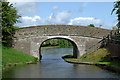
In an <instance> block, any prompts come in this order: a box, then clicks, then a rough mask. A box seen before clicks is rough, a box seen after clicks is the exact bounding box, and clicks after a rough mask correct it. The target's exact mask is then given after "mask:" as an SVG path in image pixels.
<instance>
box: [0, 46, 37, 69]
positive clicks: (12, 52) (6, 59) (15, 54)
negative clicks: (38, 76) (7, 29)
mask: <svg viewBox="0 0 120 80" xmlns="http://www.w3.org/2000/svg"><path fill="white" fill-rule="evenodd" d="M2 53H3V54H2V67H5V66H6V65H8V64H12V63H21V64H24V63H26V62H30V61H31V62H33V63H36V62H37V58H35V57H33V56H31V55H29V54H25V53H23V52H21V51H18V50H16V49H13V48H8V47H5V46H3V47H2Z"/></svg>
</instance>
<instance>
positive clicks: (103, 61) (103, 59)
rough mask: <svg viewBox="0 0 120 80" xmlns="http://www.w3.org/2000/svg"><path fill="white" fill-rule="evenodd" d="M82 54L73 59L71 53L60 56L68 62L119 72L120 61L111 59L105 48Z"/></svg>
mask: <svg viewBox="0 0 120 80" xmlns="http://www.w3.org/2000/svg"><path fill="white" fill-rule="evenodd" d="M85 56H86V54H85V55H83V56H81V58H78V59H75V58H73V57H72V55H66V56H63V57H62V58H63V59H64V61H66V62H68V63H75V64H87V65H96V66H99V67H101V68H103V69H107V70H110V71H114V72H117V73H120V61H119V58H118V59H113V58H111V57H110V53H109V51H108V49H107V48H101V49H99V50H97V51H95V52H93V53H91V54H90V55H88V56H86V57H85Z"/></svg>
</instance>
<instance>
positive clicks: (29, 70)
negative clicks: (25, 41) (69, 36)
mask: <svg viewBox="0 0 120 80" xmlns="http://www.w3.org/2000/svg"><path fill="white" fill-rule="evenodd" d="M41 51H42V52H41V53H42V56H43V57H42V60H41V62H38V64H29V65H24V66H16V67H14V68H11V69H10V70H8V71H6V72H4V73H3V74H2V75H3V77H4V78H120V74H117V73H114V72H111V71H108V70H104V69H101V68H100V67H98V66H94V65H84V64H72V63H67V62H65V61H64V60H63V59H62V58H61V57H62V56H64V55H66V54H72V52H73V51H72V48H52V49H43V50H41Z"/></svg>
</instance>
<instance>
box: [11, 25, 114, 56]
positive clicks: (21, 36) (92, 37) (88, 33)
mask: <svg viewBox="0 0 120 80" xmlns="http://www.w3.org/2000/svg"><path fill="white" fill-rule="evenodd" d="M110 32H111V30H107V29H102V28H97V27H88V26H74V25H43V26H31V27H23V28H20V29H19V30H17V31H16V32H15V35H14V36H15V37H16V38H15V39H14V40H13V44H12V47H13V48H15V49H17V50H20V51H23V52H24V53H28V54H30V55H32V56H34V57H37V58H39V56H40V55H41V53H40V52H41V51H40V49H41V48H40V47H41V44H42V43H43V42H44V41H46V40H48V39H59V38H60V39H61V38H62V39H67V40H68V41H70V42H71V43H72V45H73V55H74V57H75V58H79V57H80V56H82V55H83V54H84V53H86V52H87V51H89V50H90V49H89V48H90V47H91V46H92V45H95V44H96V43H98V42H99V41H101V40H102V39H103V36H107V35H108V34H109V33H110ZM112 32H113V31H112ZM100 46H101V44H99V45H97V47H100Z"/></svg>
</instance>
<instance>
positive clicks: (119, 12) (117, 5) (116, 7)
mask: <svg viewBox="0 0 120 80" xmlns="http://www.w3.org/2000/svg"><path fill="white" fill-rule="evenodd" d="M114 11H116V14H117V17H118V19H117V20H118V23H117V25H116V26H117V28H118V29H117V32H118V33H119V31H120V1H116V2H114V8H113V10H112V12H111V14H113V12H114Z"/></svg>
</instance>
